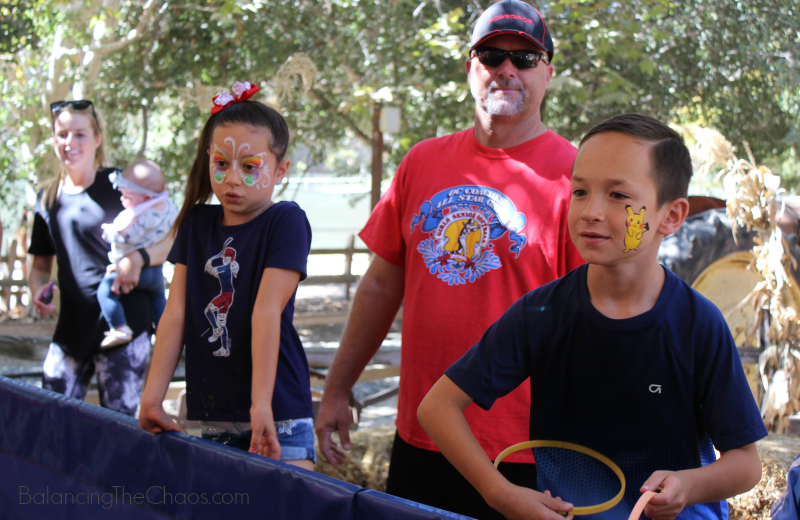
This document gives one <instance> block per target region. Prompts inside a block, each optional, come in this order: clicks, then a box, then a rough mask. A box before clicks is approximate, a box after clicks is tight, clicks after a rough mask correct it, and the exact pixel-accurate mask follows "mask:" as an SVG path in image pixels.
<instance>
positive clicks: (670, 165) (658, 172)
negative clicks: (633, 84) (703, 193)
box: [579, 114, 692, 207]
mask: <svg viewBox="0 0 800 520" xmlns="http://www.w3.org/2000/svg"><path fill="white" fill-rule="evenodd" d="M608 132H618V133H621V134H625V135H629V136H631V137H633V138H636V139H640V140H642V141H646V142H648V143H652V145H653V146H652V155H651V157H652V159H653V171H652V172H651V174H652V175H653V180H654V181H655V184H656V193H657V196H658V207H661V205H662V204H664V203H665V202H669V201H673V200H675V199H680V198H686V197H688V193H689V181H690V180H691V179H692V158H691V156H690V155H689V149H688V148H686V144H685V143H684V142H683V137H681V135H680V134H679V133H678V132H676V131H675V130H673V129H672V128H670V127H669V126H667V125H665V124H664V123H662V122H661V121H659V120H657V119H653V118H652V117H649V116H645V115H642V114H622V115H619V116H614V117H610V118H608V119H606V120H605V121H603V122H602V123H600V124H599V125H597V126H595V127H594V128H592V129H591V130H589V132H588V133H587V134H586V135H585V136H583V139H581V144H580V145H579V146H583V143H585V142H586V141H588V140H589V139H590V138H591V137H593V136H595V135H598V134H605V133H608Z"/></svg>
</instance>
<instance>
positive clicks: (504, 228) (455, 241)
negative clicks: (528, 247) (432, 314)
mask: <svg viewBox="0 0 800 520" xmlns="http://www.w3.org/2000/svg"><path fill="white" fill-rule="evenodd" d="M526 221H527V219H526V218H525V215H523V214H522V213H518V212H517V209H516V206H515V205H514V203H513V202H511V199H509V198H508V197H507V196H505V195H504V194H503V193H501V192H499V191H497V190H495V189H492V188H486V187H483V186H466V185H465V186H455V187H452V188H449V189H447V190H443V191H440V192H439V193H437V194H436V195H434V196H433V197H431V198H430V200H427V201H425V202H424V203H423V204H422V206H420V209H419V214H418V215H415V216H414V217H413V219H412V220H411V232H412V233H413V232H414V229H415V228H416V226H417V225H420V229H421V230H422V231H423V232H424V233H428V238H427V239H425V240H423V241H422V242H420V243H419V245H417V251H419V252H420V254H422V258H423V259H424V261H425V265H426V267H427V268H428V270H429V271H430V273H431V274H432V275H436V277H437V278H439V279H440V280H442V281H443V282H447V284H448V285H461V284H465V283H467V282H474V281H475V280H477V279H478V278H480V277H481V276H483V275H484V274H486V273H488V272H489V271H492V270H494V269H499V268H500V267H502V263H501V262H500V258H498V256H497V255H496V254H495V252H494V248H495V242H496V241H497V240H498V239H500V238H501V237H503V236H507V240H508V241H510V244H509V246H508V247H509V250H510V251H511V252H513V253H515V255H516V257H519V254H520V252H521V251H522V249H523V248H524V247H525V244H526V243H527V241H528V240H527V238H526V237H525V235H524V234H523V233H522V231H523V229H524V228H525V223H526ZM497 245H498V247H500V244H499V243H498V244H497Z"/></svg>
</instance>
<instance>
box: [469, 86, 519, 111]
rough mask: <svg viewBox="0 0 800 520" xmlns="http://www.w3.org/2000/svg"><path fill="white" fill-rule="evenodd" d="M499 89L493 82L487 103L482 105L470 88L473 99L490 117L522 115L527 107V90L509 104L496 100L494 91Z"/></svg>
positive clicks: (489, 88)
mask: <svg viewBox="0 0 800 520" xmlns="http://www.w3.org/2000/svg"><path fill="white" fill-rule="evenodd" d="M503 86H507V85H503ZM497 88H499V85H498V84H497V82H496V81H493V82H492V83H490V84H489V87H488V89H487V94H486V101H485V103H481V101H480V98H479V97H478V96H477V94H476V92H475V90H473V89H472V88H470V92H471V93H472V97H473V98H474V99H475V101H476V102H477V103H478V105H479V106H480V107H481V108H482V109H483V110H484V111H485V112H486V113H487V114H489V115H490V116H516V115H519V114H520V113H522V110H523V108H524V107H525V90H520V91H519V93H520V96H519V98H517V100H516V101H515V102H511V103H509V102H507V101H500V100H497V99H495V98H494V96H493V95H492V89H497Z"/></svg>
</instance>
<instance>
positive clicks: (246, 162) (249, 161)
mask: <svg viewBox="0 0 800 520" xmlns="http://www.w3.org/2000/svg"><path fill="white" fill-rule="evenodd" d="M262 176H263V177H264V179H261V182H260V183H259V179H260V178H261V177H262ZM242 181H243V182H244V183H245V184H246V185H247V186H255V187H256V189H258V188H259V184H262V185H263V187H265V188H266V187H267V186H269V181H270V177H269V166H268V165H267V154H266V153H264V152H261V153H260V154H258V155H251V156H250V157H245V158H244V159H242Z"/></svg>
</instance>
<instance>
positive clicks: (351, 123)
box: [311, 87, 372, 145]
mask: <svg viewBox="0 0 800 520" xmlns="http://www.w3.org/2000/svg"><path fill="white" fill-rule="evenodd" d="M311 92H312V93H313V94H314V97H316V98H317V100H318V101H319V102H320V103H321V104H322V108H323V109H325V110H326V111H327V112H329V113H331V114H335V115H336V117H338V118H339V119H341V120H342V122H343V123H344V124H345V125H347V127H348V128H349V129H350V130H352V131H353V133H354V134H356V137H358V138H359V139H361V140H362V141H364V143H366V144H368V145H372V139H371V138H370V137H369V136H368V135H367V134H365V133H364V132H362V131H361V129H360V128H358V125H356V123H355V121H353V120H352V119H350V118H349V117H347V114H342V113H341V112H339V111H338V110H337V109H336V107H335V106H333V103H331V102H330V101H328V98H326V97H325V94H323V93H322V92H320V91H319V90H317V89H316V88H315V87H312V88H311Z"/></svg>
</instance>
